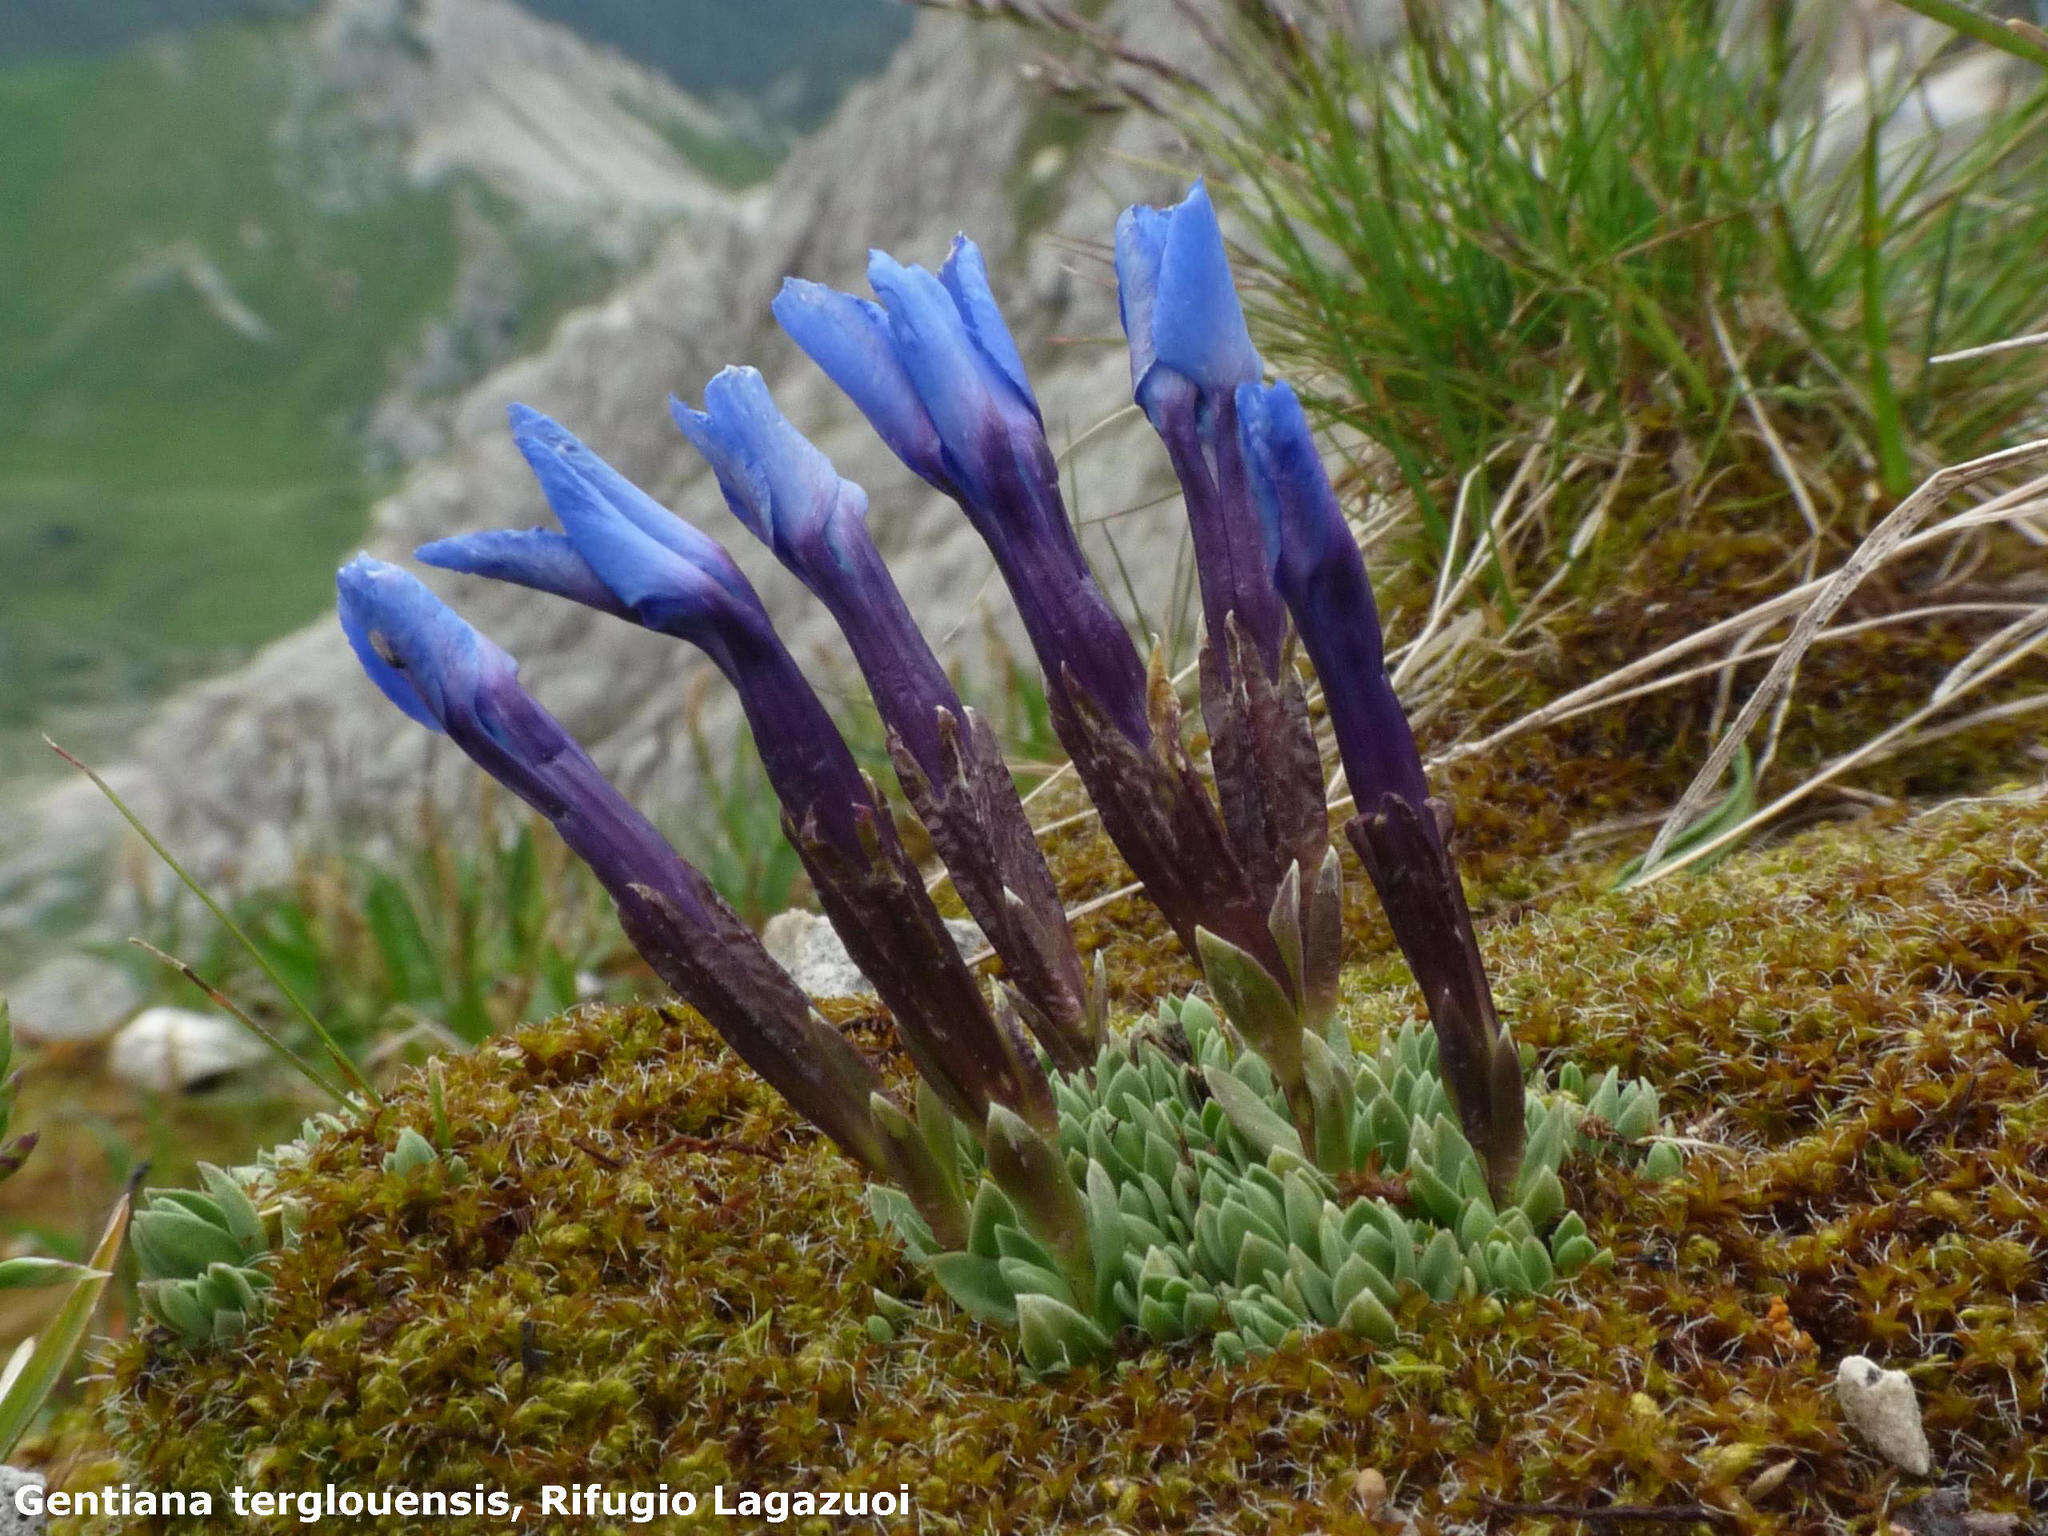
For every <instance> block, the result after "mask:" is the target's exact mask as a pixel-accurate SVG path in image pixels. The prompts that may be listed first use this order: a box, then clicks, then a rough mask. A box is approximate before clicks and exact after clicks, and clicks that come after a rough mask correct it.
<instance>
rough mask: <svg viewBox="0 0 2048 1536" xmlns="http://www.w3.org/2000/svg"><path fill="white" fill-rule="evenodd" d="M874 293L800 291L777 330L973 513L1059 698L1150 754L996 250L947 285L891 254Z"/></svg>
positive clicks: (793, 291) (1139, 694)
mask: <svg viewBox="0 0 2048 1536" xmlns="http://www.w3.org/2000/svg"><path fill="white" fill-rule="evenodd" d="M868 281H869V283H870V284H872V285H873V287H874V290H875V292H876V293H877V294H878V295H879V296H880V298H881V301H882V302H881V304H879V305H876V304H871V303H868V302H866V301H864V300H861V299H856V298H853V297H851V296H850V295H847V294H842V293H834V292H832V291H831V290H830V289H825V288H820V287H819V286H818V285H817V284H815V283H806V282H800V281H798V280H795V279H791V280H790V281H789V282H788V283H785V284H784V285H783V289H782V293H781V294H780V296H779V297H778V298H777V299H776V301H775V315H776V318H777V319H778V320H780V321H781V322H782V327H783V329H784V330H786V331H787V332H788V333H789V334H790V336H791V338H792V339H794V340H795V342H796V344H797V345H798V346H800V347H802V348H803V349H804V351H805V352H807V353H808V354H810V356H811V358H812V360H813V361H815V362H816V363H817V364H818V366H819V367H821V368H823V369H824V370H825V372H826V373H827V374H828V375H830V376H831V378H832V380H833V382H834V383H836V384H838V385H839V387H840V388H841V389H843V390H845V391H846V393H847V395H848V396H849V397H850V398H851V399H852V401H853V403H854V404H855V405H857V406H859V407H860V409H861V412H862V413H863V414H864V415H865V416H866V417H867V418H868V420H869V421H870V422H871V423H872V424H873V425H874V428H875V430H876V431H877V432H878V433H880V434H881V437H882V440H883V441H884V442H886V443H887V444H888V445H889V446H890V448H891V449H892V450H894V451H895V453H896V455H897V457H898V458H900V459H902V460H903V462H904V463H905V464H906V465H908V466H909V467H910V469H911V470H913V471H914V472H915V473H917V474H918V475H920V476H922V477H923V478H924V479H925V480H927V481H928V482H930V483H931V484H932V485H934V486H936V487H937V488H938V489H940V490H942V491H945V492H946V493H947V494H948V495H950V496H952V497H954V498H955V499H956V500H958V501H959V503H960V505H961V506H962V507H963V508H964V509H965V510H966V512H967V515H968V518H969V520H970V521H971V522H972V523H973V524H974V527H975V531H976V532H978V533H979V534H980V535H981V537H982V539H983V541H984V542H986V543H987V545H988V546H989V549H990V550H991V552H992V553H993V554H994V555H995V557H996V564H997V566H998V567H999V568H1000V569H1001V571H1002V573H1003V580H1004V582H1005V583H1006V584H1007V585H1008V587H1009V589H1010V595H1011V597H1012V599H1013V600H1014V601H1015V602H1016V604H1017V610H1018V613H1019V615H1020V616H1021V617H1022V618H1023V620H1024V627H1025V629H1026V631H1027V632H1028V633H1029V634H1030V636H1031V642H1032V648H1033V649H1034V650H1035V651H1036V652H1037V655H1038V659H1039V664H1040V666H1041V667H1042V668H1043V669H1044V672H1045V677H1046V683H1047V686H1048V688H1049V689H1050V690H1051V691H1052V693H1053V695H1054V697H1055V700H1056V701H1061V700H1064V698H1065V695H1066V690H1067V679H1068V678H1069V677H1071V678H1072V679H1073V682H1074V684H1075V685H1076V686H1078V687H1079V688H1080V689H1081V690H1082V691H1083V692H1085V693H1086V694H1087V696H1088V697H1089V699H1090V700H1091V701H1092V702H1093V704H1094V705H1095V707H1096V708H1097V709H1099V710H1101V711H1102V712H1103V713H1104V714H1105V715H1107V716H1108V718H1109V719H1110V720H1112V721H1113V722H1114V723H1115V724H1116V726H1117V728H1118V729H1119V730H1121V731H1122V732H1123V733H1124V734H1125V735H1126V736H1127V737H1128V738H1130V739H1131V740H1132V741H1133V742H1136V743H1138V744H1140V745H1144V744H1146V743H1148V742H1149V741H1150V739H1151V728H1150V725H1149V723H1148V720H1147V717H1146V711H1145V668H1144V664H1143V662H1142V661H1141V660H1140V659H1139V656H1138V653H1137V649H1136V647H1135V646H1133V645H1132V644H1131V640H1130V636H1129V635H1128V634H1127V633H1125V631H1124V628H1123V624H1122V622H1121V621H1120V620H1118V618H1117V616H1116V613H1115V611H1114V610H1112V609H1111V608H1110V606H1109V603H1108V601H1107V600H1106V599H1105V598H1104V597H1103V595H1102V591H1101V589H1100V588H1099V587H1098V586H1096V584H1095V579H1094V576H1093V575H1092V574H1091V573H1090V572H1089V569H1088V562H1087V559H1086V557H1085V556H1084V555H1083V554H1082V552H1081V544H1080V540H1079V539H1078V538H1076V537H1075V534H1074V528H1073V524H1072V522H1071V521H1070V520H1069V519H1068V516H1067V509H1066V506H1065V504H1064V502H1063V501H1062V500H1061V498H1060V489H1059V469H1058V466H1057V465H1056V464H1055V463H1054V461H1053V456H1052V449H1051V447H1050V445H1049V444H1048V443H1047V442H1046V437H1045V423H1044V421H1043V420H1042V419H1041V417H1040V415H1039V411H1038V402H1037V400H1036V399H1035V398H1033V396H1032V393H1031V385H1030V382H1029V381H1028V380H1027V379H1026V377H1025V374H1024V364H1023V359H1022V358H1021V357H1020V356H1019V354H1018V351H1017V344H1016V342H1015V341H1014V340H1013V339H1012V338H1011V336H1010V332H1009V328H1008V327H1007V326H1006V325H1005V324H1004V323H1003V318H1002V314H1001V312H1000V311H999V310H998V309H997V308H996V302H995V298H994V296H993V295H992V294H991V293H990V291H989V285H988V273H987V270H986V268H985V267H984V266H983V263H982V259H981V252H980V250H979V249H978V248H977V247H976V246H975V244H974V242H973V241H971V240H969V239H967V238H966V237H965V236H961V237H960V238H958V239H956V240H955V241H954V242H953V249H952V253H951V255H949V256H948V257H947V259H946V262H945V265H944V266H942V267H941V268H940V269H939V271H938V273H937V274H936V275H935V274H933V273H931V272H928V271H926V270H925V269H924V268H922V267H914V266H904V265H902V264H901V263H899V262H897V261H894V260H892V259H891V258H890V257H888V256H886V255H884V254H882V253H881V252H879V251H878V252H875V253H874V254H873V255H872V256H870V258H869V261H868Z"/></svg>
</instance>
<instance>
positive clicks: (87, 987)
mask: <svg viewBox="0 0 2048 1536" xmlns="http://www.w3.org/2000/svg"><path fill="white" fill-rule="evenodd" d="M0 994H4V995H5V996H6V998H7V1012H8V1016H9V1017H10V1018H11V1019H12V1020H13V1021H14V1027H15V1028H16V1029H17V1030H19V1031H20V1032H21V1035H22V1038H24V1039H28V1040H45V1041H60V1040H102V1039H105V1038H106V1037H107V1036H108V1035H111V1034H112V1033H113V1032H114V1031H115V1030H116V1029H117V1028H119V1027H120V1024H121V1021H122V1020H123V1019H125V1018H127V1017H128V1015H130V1014H131V1013H133V1012H134V1011H135V1010H136V1009H138V1008H140V1007H141V1006H142V989H141V988H140V987H138V986H137V985H136V984H135V983H134V981H133V980H132V979H131V978H130V977H129V975H128V973H127V972H126V971H124V970H122V969H121V968H120V967H119V966H118V965H112V964H109V963H108V962H107V961H105V960H95V959H93V958H92V956H90V955H59V956H57V958H56V959H54V960H46V961H44V962H43V964H41V965H39V966H37V967H36V968H35V969H34V970H32V971H30V972H29V973H28V974H27V975H26V976H24V977H22V979H21V980H20V981H18V982H16V983H15V984H14V985H13V986H10V987H4V988H0Z"/></svg>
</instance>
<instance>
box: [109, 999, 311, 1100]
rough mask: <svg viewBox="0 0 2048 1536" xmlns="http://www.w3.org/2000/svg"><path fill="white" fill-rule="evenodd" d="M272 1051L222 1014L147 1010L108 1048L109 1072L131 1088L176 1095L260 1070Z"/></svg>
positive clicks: (157, 1009)
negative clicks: (248, 1071)
mask: <svg viewBox="0 0 2048 1536" xmlns="http://www.w3.org/2000/svg"><path fill="white" fill-rule="evenodd" d="M269 1057H270V1047H269V1046H267V1045H265V1044H264V1043H263V1042H262V1041H261V1040H258V1039H257V1038H256V1037H255V1036H254V1035H252V1034H250V1033H249V1031H248V1030H247V1029H246V1028H244V1027H243V1026H242V1025H241V1024H238V1023H237V1022H236V1021H235V1020H233V1019H231V1018H228V1017H226V1016H225V1015H223V1014H215V1013H195V1012H193V1011H192V1010H191V1009H189V1008H161V1007H160V1008H149V1009H145V1010H144V1011H143V1012H141V1013H139V1014H137V1015H136V1016H135V1017H134V1019H132V1020H131V1021H130V1022H129V1023H128V1025H127V1027H126V1028H124V1029H123V1030H122V1031H121V1032H120V1033H119V1034H118V1035H116V1036H115V1037H114V1041H113V1044H111V1045H110V1046H108V1047H107V1071H108V1072H109V1073H111V1074H112V1075H113V1076H114V1077H115V1078H117V1079H118V1080H120V1081H121V1082H124V1083H126V1084H128V1085H129V1086H130V1087H131V1088H140V1089H143V1090H145V1091H147V1092H152V1093H178V1092H183V1091H186V1090H189V1089H193V1088H198V1087H202V1086H204V1085H205V1084H208V1083H211V1082H213V1081H215V1080H216V1079H218V1078H222V1077H226V1076H229V1075H230V1074H232V1073H235V1072H241V1071H246V1070H247V1069H248V1068H250V1067H254V1066H258V1065H260V1064H261V1063H263V1062H264V1061H267V1060H268V1059H269Z"/></svg>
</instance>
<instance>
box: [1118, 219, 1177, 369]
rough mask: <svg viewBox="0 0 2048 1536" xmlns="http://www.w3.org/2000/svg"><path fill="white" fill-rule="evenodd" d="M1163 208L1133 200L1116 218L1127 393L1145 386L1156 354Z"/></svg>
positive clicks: (1163, 243)
mask: <svg viewBox="0 0 2048 1536" xmlns="http://www.w3.org/2000/svg"><path fill="white" fill-rule="evenodd" d="M1170 217H1171V215H1170V214H1168V212H1167V211H1166V210H1165V209H1164V208H1153V207H1149V206H1147V205H1146V204H1144V203H1134V204H1132V205H1131V206H1130V207H1129V208H1126V209H1125V210H1124V211H1123V212H1122V213H1121V214H1120V215H1118V217H1117V221H1116V307H1117V313H1118V315H1119V316H1120V317H1121V318H1122V320H1123V325H1124V336H1125V337H1126V338H1127V339H1128V340H1129V342H1130V344H1131V393H1132V394H1134V395H1135V394H1138V393H1140V392H1141V391H1142V390H1143V389H1144V387H1145V375H1146V374H1148V373H1150V372H1151V371H1152V364H1153V362H1154V361H1155V360H1156V358H1157V356H1158V354H1157V352H1155V351H1154V349H1153V345H1152V311H1153V306H1154V304H1155V303H1156V302H1157V299H1158V294H1159V266H1160V262H1161V261H1162V259H1163V258H1164V257H1165V254H1166V226H1167V222H1168V220H1169V219H1170Z"/></svg>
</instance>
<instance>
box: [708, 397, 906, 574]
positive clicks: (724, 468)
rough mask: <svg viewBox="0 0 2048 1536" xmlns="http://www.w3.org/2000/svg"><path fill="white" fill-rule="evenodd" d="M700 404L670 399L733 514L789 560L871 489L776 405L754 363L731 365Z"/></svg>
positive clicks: (855, 509) (862, 506) (856, 509)
mask: <svg viewBox="0 0 2048 1536" xmlns="http://www.w3.org/2000/svg"><path fill="white" fill-rule="evenodd" d="M704 404H705V407H706V409H705V410H703V411H693V410H690V409H689V408H688V407H687V406H684V405H683V404H682V403H681V402H679V401H676V402H671V407H670V408H671V411H672V413H673V414H674V416H675V420H676V425H677V426H678V427H680V428H681V429H682V431H683V434H684V435H685V436H686V437H688V438H689V439H690V441H691V442H692V443H694V444H695V445H696V447H697V450H698V452H700V453H702V454H703V455H704V457H705V458H706V459H707V460H709V461H710V464H711V467H712V470H713V471H714V472H715V473H716V474H717V476H718V483H719V487H720V489H722V490H723V491H724V492H725V498H726V501H727V503H728V504H730V505H731V507H732V510H733V514H734V515H735V516H736V517H738V518H739V519H740V521H741V522H743V523H745V524H746V525H747V526H748V527H749V528H750V529H752V530H753V531H754V533H755V535H756V536H757V537H759V538H760V539H761V540H762V541H763V542H765V543H767V544H768V545H769V546H770V547H772V548H773V549H774V550H775V551H776V553H777V555H778V556H780V557H781V558H782V559H784V560H785V561H790V562H797V563H801V562H802V560H803V558H804V556H805V554H806V553H807V552H808V551H810V550H811V549H813V548H814V547H815V546H816V544H817V541H818V539H819V538H820V536H821V535H822V534H824V532H825V531H826V528H827V526H828V525H829V524H830V523H831V521H832V520H833V519H834V518H835V517H836V516H838V515H841V514H842V513H845V512H850V513H851V514H852V515H855V516H860V515H862V514H864V513H865V511H866V497H865V496H864V495H863V494H862V493H861V491H860V489H859V488H858V487H857V486H855V485H853V484H852V483H851V482H849V481H846V480H842V479H840V478H839V474H838V471H836V470H835V469H833V467H832V461H831V460H830V459H828V458H826V457H825V455H824V454H823V453H821V452H820V451H819V450H818V448H817V447H816V446H815V445H814V444H812V443H811V441H810V440H809V439H808V438H806V437H805V436H804V435H803V434H802V433H801V432H799V431H797V429H796V428H795V427H794V426H792V425H791V424H790V422H789V420H788V418H787V417H785V416H784V415H783V414H782V412H781V411H780V410H778V409H777V408H776V405H775V400H774V397H773V396H772V395H771V394H770V393H769V391H768V384H767V381H766V380H764V379H763V378H762V377H761V375H760V374H759V373H758V372H757V371H756V370H754V369H752V368H727V369H725V370H724V371H723V372H722V373H720V374H719V375H718V376H717V377H716V378H714V379H713V380H712V381H711V382H710V383H709V384H708V385H706V386H705V389H704Z"/></svg>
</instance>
